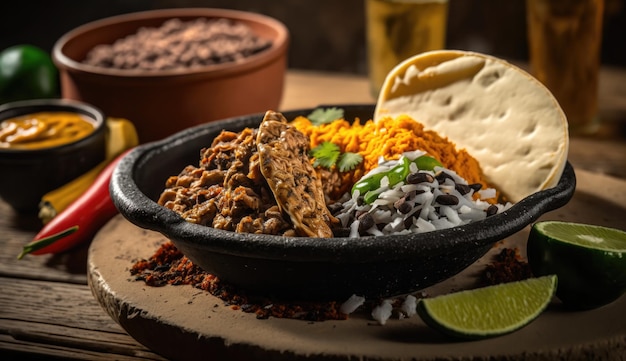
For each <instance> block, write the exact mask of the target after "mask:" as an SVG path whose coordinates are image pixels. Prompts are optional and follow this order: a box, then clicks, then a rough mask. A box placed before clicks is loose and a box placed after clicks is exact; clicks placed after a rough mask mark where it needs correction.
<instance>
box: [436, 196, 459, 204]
mask: <svg viewBox="0 0 626 361" xmlns="http://www.w3.org/2000/svg"><path fill="white" fill-rule="evenodd" d="M435 202H437V203H439V204H441V205H444V206H454V205H457V204H459V199H458V198H457V197H456V196H454V195H452V194H441V195H438V196H437V198H435Z"/></svg>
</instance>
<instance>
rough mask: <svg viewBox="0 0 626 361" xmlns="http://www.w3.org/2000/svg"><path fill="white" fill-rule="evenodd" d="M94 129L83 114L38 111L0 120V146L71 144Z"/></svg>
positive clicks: (19, 147)
mask: <svg viewBox="0 0 626 361" xmlns="http://www.w3.org/2000/svg"><path fill="white" fill-rule="evenodd" d="M94 130H95V123H94V122H93V121H91V120H90V119H89V118H87V117H86V116H84V115H82V114H79V113H73V112H63V111H58V112H57V111H53V112H38V113H32V114H26V115H21V116H18V117H15V118H11V119H6V120H4V121H2V123H0V148H12V149H40V148H49V147H55V146H59V145H63V144H68V143H72V142H74V141H77V140H79V139H81V138H84V137H86V136H87V135H89V134H91V133H92V132H93V131H94Z"/></svg>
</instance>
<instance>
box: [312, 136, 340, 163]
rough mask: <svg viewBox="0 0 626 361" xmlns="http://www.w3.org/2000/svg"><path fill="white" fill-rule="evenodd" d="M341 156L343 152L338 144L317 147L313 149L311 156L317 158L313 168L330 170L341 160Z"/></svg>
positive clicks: (328, 143) (324, 144)
mask: <svg viewBox="0 0 626 361" xmlns="http://www.w3.org/2000/svg"><path fill="white" fill-rule="evenodd" d="M340 154H341V151H340V150H339V146H338V145H337V144H335V143H331V142H323V143H321V144H319V145H318V146H317V147H315V148H313V149H311V156H313V157H314V158H315V161H314V162H313V166H314V167H325V168H330V167H332V166H333V165H335V163H337V159H339V155H340Z"/></svg>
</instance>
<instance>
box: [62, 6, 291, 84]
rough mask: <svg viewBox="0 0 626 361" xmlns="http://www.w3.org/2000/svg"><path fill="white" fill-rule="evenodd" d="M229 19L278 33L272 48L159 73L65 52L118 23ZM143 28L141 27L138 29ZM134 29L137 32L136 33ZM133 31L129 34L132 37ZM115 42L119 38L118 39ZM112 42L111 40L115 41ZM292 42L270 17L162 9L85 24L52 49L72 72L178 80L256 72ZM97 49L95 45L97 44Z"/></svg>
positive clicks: (208, 10)
mask: <svg viewBox="0 0 626 361" xmlns="http://www.w3.org/2000/svg"><path fill="white" fill-rule="evenodd" d="M178 17H185V18H189V19H192V18H228V19H232V20H235V21H243V22H250V23H255V24H259V25H260V26H265V27H267V28H268V29H271V30H272V31H273V32H275V37H274V38H273V39H272V45H271V46H270V47H269V48H268V49H265V50H263V51H260V52H258V53H256V54H253V55H250V56H248V57H246V58H244V60H242V61H240V62H227V63H221V64H214V65H207V66H203V67H198V68H193V69H185V70H182V71H181V70H158V71H146V70H122V69H114V68H104V67H98V66H92V65H87V64H84V63H82V62H81V61H78V60H75V59H73V58H71V57H69V56H68V55H66V54H65V52H64V51H65V49H66V47H67V46H68V44H70V43H71V42H72V41H74V39H76V38H78V37H80V36H84V35H85V34H86V33H89V32H93V31H96V30H98V29H100V28H103V27H110V26H113V25H115V24H120V23H128V22H140V21H142V20H150V19H160V18H162V19H163V21H165V20H167V19H171V18H178ZM140 27H141V26H138V27H137V29H139V28H140ZM137 29H135V31H136V30H137ZM133 33H134V32H130V33H128V34H126V35H122V37H123V36H127V35H131V34H133ZM116 39H120V37H117V38H116ZM116 39H113V40H112V41H115V40H116ZM288 43H289V30H288V29H287V27H286V26H285V25H284V24H283V23H282V22H280V21H279V20H277V19H275V18H272V17H270V16H267V15H263V14H258V13H253V12H247V11H240V10H230V9H218V8H172V9H159V10H147V11H139V12H133V13H128V14H122V15H116V16H111V17H107V18H103V19H99V20H95V21H92V22H89V23H86V24H84V25H81V26H78V27H76V28H74V29H73V30H70V31H69V32H67V33H65V34H64V35H62V36H61V37H60V38H59V40H57V42H56V43H55V44H54V46H53V49H52V59H53V61H54V62H55V64H56V65H57V66H58V67H60V68H63V69H65V70H67V71H70V72H83V73H87V74H91V75H94V76H107V77H119V78H155V79H158V78H164V77H167V78H176V77H181V78H182V77H189V76H196V77H197V76H198V75H203V76H207V77H222V76H227V75H229V74H231V73H233V72H237V73H240V72H245V71H249V70H253V69H256V68H258V67H260V66H262V65H263V64H265V63H267V62H271V61H274V60H275V59H276V58H280V57H281V56H282V55H283V54H285V53H286V50H287V46H288ZM94 46H95V45H94Z"/></svg>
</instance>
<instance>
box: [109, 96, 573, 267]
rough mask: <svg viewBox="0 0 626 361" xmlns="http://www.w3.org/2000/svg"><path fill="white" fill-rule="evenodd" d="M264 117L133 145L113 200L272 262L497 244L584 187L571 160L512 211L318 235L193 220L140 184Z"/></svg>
mask: <svg viewBox="0 0 626 361" xmlns="http://www.w3.org/2000/svg"><path fill="white" fill-rule="evenodd" d="M338 107H341V108H349V107H350V106H349V105H347V106H346V105H338ZM313 109H315V108H310V109H304V110H294V111H286V112H284V114H285V116H286V117H287V118H288V119H292V118H293V117H294V116H295V115H303V114H308V113H310V111H312V110H313ZM262 117H263V114H256V115H248V116H243V117H235V118H230V119H226V120H223V121H217V122H212V123H208V124H203V125H200V126H196V127H192V128H189V129H186V130H184V131H181V132H179V133H176V134H174V135H172V136H170V137H168V138H165V139H162V140H160V141H156V142H152V143H147V144H143V145H140V146H138V147H137V148H135V149H134V150H132V151H131V152H130V153H129V154H128V155H127V156H126V157H124V158H123V159H122V161H121V162H120V163H119V164H118V166H117V168H116V169H115V171H114V174H113V177H112V180H111V184H110V193H111V197H112V199H113V201H114V203H115V205H116V206H117V208H118V209H119V210H120V213H121V214H122V215H123V216H124V217H125V218H127V219H128V220H129V221H131V222H132V223H134V224H136V225H138V226H140V227H142V228H146V229H150V230H154V231H158V232H160V233H162V234H164V235H165V236H166V237H168V238H170V239H172V240H175V243H176V242H179V241H183V242H188V243H190V244H193V245H194V247H199V248H202V249H204V250H206V251H210V252H215V253H222V254H230V255H237V256H243V257H249V258H263V259H268V260H269V259H276V260H280V259H282V260H284V259H289V260H291V261H304V262H318V261H319V262H328V261H332V262H341V261H351V262H357V263H360V262H371V261H373V260H374V261H380V260H382V259H385V260H387V261H388V260H399V259H407V258H410V257H413V256H414V255H415V254H417V252H425V251H427V252H434V253H433V254H437V253H441V252H447V251H448V250H450V249H451V247H455V250H459V249H465V248H463V247H480V246H485V245H487V244H493V243H495V242H497V241H500V240H502V239H504V238H506V237H508V236H510V235H512V234H514V233H516V232H518V231H520V230H522V229H523V228H524V227H526V226H527V225H529V224H531V223H532V222H534V221H535V220H537V219H538V218H539V216H541V215H542V214H543V213H546V212H548V211H551V210H554V209H557V208H559V207H562V206H563V205H565V204H566V203H567V202H568V201H569V200H570V199H571V197H572V196H573V193H574V189H575V187H576V177H575V173H574V169H573V167H572V166H571V164H569V162H568V163H567V164H566V165H565V169H564V171H563V174H562V175H561V177H560V180H559V183H558V184H557V185H556V186H555V187H553V188H549V189H545V190H542V191H539V192H536V193H534V194H532V195H530V196H528V197H526V198H524V199H523V200H521V201H519V202H517V203H515V204H514V205H513V206H512V207H511V208H509V209H508V210H506V211H504V212H502V213H498V214H496V215H493V216H490V217H489V218H487V219H485V220H482V221H480V222H473V223H469V224H467V225H463V226H457V227H453V228H448V229H442V230H438V231H433V232H427V233H412V234H407V235H400V236H398V235H386V236H377V237H374V236H369V237H359V238H349V237H335V238H312V237H284V236H273V235H264V234H247V233H236V232H230V231H224V230H220V229H215V228H212V227H207V226H202V225H198V224H194V223H190V222H187V221H186V220H184V219H183V218H182V217H181V216H179V215H178V214H177V213H175V212H174V211H172V210H170V209H167V208H165V207H162V206H160V205H158V204H157V203H156V202H155V201H153V200H152V199H150V198H149V197H148V196H147V195H146V194H144V193H143V191H142V190H141V189H140V188H139V186H138V185H137V183H136V182H135V177H136V176H137V174H138V172H139V170H140V168H141V167H143V166H145V165H146V164H147V163H149V162H151V161H152V162H154V159H158V158H159V157H160V156H162V155H163V153H166V152H168V151H171V149H173V148H176V147H178V146H181V144H186V143H188V142H190V141H191V140H192V139H195V138H199V137H206V136H208V135H209V134H217V133H216V132H218V131H219V130H221V129H238V128H241V125H242V124H245V125H246V126H249V125H251V124H253V123H255V122H256V121H257V120H258V122H259V123H260V119H262Z"/></svg>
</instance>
